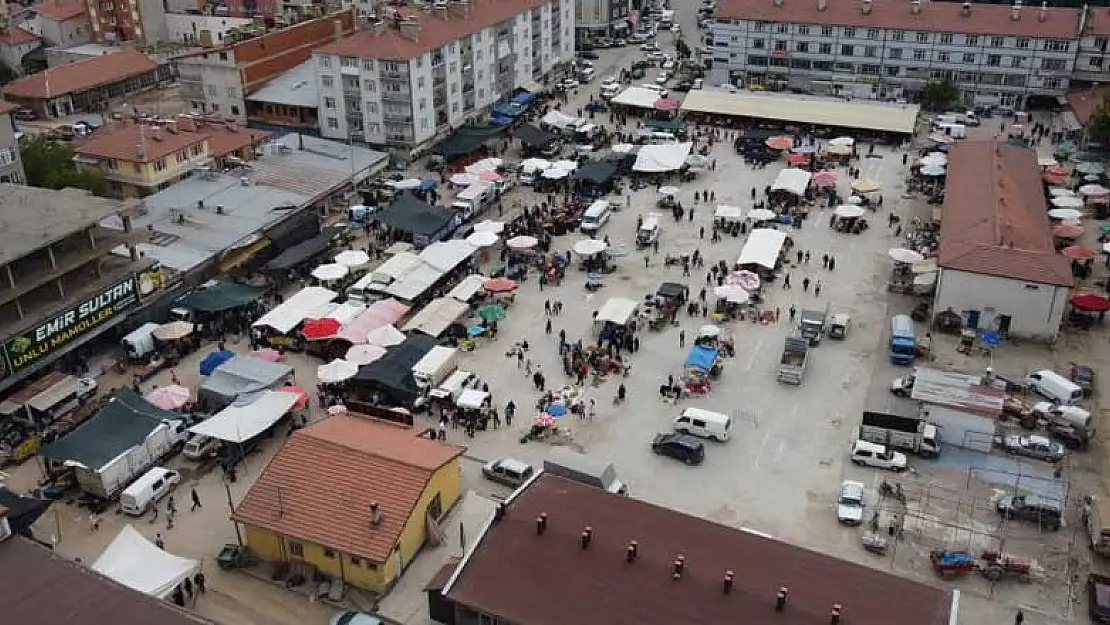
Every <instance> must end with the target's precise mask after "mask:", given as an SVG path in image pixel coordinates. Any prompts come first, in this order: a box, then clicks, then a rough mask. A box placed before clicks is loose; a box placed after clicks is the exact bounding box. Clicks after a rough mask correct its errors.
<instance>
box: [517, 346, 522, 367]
mask: <svg viewBox="0 0 1110 625" xmlns="http://www.w3.org/2000/svg"><path fill="white" fill-rule="evenodd" d="M516 368H517V369H523V368H524V350H522V349H518V350H516Z"/></svg>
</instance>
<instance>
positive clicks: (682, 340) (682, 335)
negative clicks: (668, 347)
mask: <svg viewBox="0 0 1110 625" xmlns="http://www.w3.org/2000/svg"><path fill="white" fill-rule="evenodd" d="M678 346H679V347H686V330H679V331H678Z"/></svg>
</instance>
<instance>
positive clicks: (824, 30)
mask: <svg viewBox="0 0 1110 625" xmlns="http://www.w3.org/2000/svg"><path fill="white" fill-rule="evenodd" d="M821 36H822V37H832V36H833V27H832V26H822V27H821Z"/></svg>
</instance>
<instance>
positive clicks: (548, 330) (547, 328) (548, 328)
mask: <svg viewBox="0 0 1110 625" xmlns="http://www.w3.org/2000/svg"><path fill="white" fill-rule="evenodd" d="M543 331H544V333H545V334H551V317H548V318H547V323H546V324H544V327H543Z"/></svg>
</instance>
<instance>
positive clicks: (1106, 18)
mask: <svg viewBox="0 0 1110 625" xmlns="http://www.w3.org/2000/svg"><path fill="white" fill-rule="evenodd" d="M1071 79H1072V82H1073V84H1075V85H1076V86H1094V85H1096V84H1099V83H1105V82H1108V81H1110V8H1107V7H1090V6H1087V5H1084V6H1083V9H1082V15H1081V17H1080V22H1079V44H1078V49H1077V52H1076V55H1075V69H1074V71H1072V75H1071Z"/></svg>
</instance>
